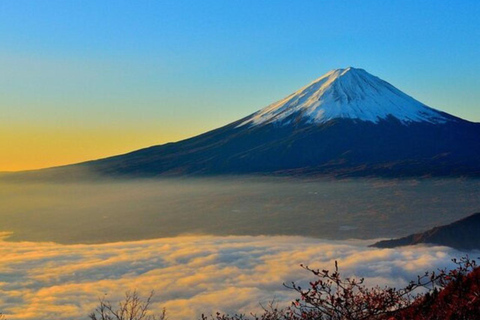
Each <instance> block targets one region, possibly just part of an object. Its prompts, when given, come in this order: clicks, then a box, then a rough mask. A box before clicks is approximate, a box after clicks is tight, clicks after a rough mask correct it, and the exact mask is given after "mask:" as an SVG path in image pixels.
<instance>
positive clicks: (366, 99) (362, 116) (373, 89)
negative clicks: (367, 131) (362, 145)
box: [239, 67, 452, 127]
mask: <svg viewBox="0 0 480 320" xmlns="http://www.w3.org/2000/svg"><path fill="white" fill-rule="evenodd" d="M390 117H394V118H396V119H397V120H399V121H400V122H402V123H404V124H408V123H411V122H429V123H445V122H447V121H451V120H452V119H451V118H448V117H446V116H445V114H443V113H441V112H439V111H437V110H435V109H432V108H430V107H427V106H426V105H424V104H423V103H421V102H419V101H417V100H415V99H414V98H412V97H410V96H409V95H407V94H405V93H403V92H402V91H400V90H398V89H397V88H395V87H394V86H392V85H391V84H389V83H388V82H386V81H383V80H381V79H380V78H378V77H375V76H373V75H371V74H370V73H368V72H366V71H365V70H363V69H357V68H353V67H348V68H345V69H336V70H332V71H330V72H328V73H326V74H325V75H323V76H322V77H320V78H318V79H317V80H315V81H313V82H312V83H310V84H309V85H307V86H305V87H303V88H301V89H300V90H298V91H296V92H294V93H292V94H291V95H289V96H288V97H286V98H284V99H282V100H280V101H277V102H275V103H273V104H271V105H269V106H267V107H266V108H264V109H262V110H260V111H258V112H256V113H254V114H253V115H251V116H250V117H248V118H247V120H245V121H244V122H242V123H241V124H240V125H239V127H240V126H244V125H250V126H255V125H261V124H267V123H276V124H279V125H286V124H288V123H291V122H299V121H302V122H306V123H325V122H328V121H330V120H332V119H336V118H347V119H357V120H360V121H370V122H374V123H377V122H379V121H381V120H382V119H387V118H390Z"/></svg>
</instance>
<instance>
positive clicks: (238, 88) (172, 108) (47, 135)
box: [0, 0, 480, 171]
mask: <svg viewBox="0 0 480 320" xmlns="http://www.w3.org/2000/svg"><path fill="white" fill-rule="evenodd" d="M479 16H480V2H478V1H476V0H464V1H447V0H445V1H434V0H427V1H408V0H407V1H369V0H362V1H298V2H292V1H281V0H280V1H275V2H267V1H251V0H244V1H223V0H207V1H182V0H176V1H134V2H132V1H121V0H119V1H113V0H112V1H73V0H72V1H60V0H58V1H54V0H53V1H48V2H46V1H23V0H16V1H0V44H1V45H0V70H1V71H0V115H1V118H0V119H1V120H0V121H1V126H0V152H1V154H0V171H16V170H27V169H36V168H43V167H50V166H56V165H62V164H68V163H75V162H80V161H85V160H90V159H97V158H101V157H106V156H110V155H115V154H120V153H125V152H128V151H132V150H135V149H139V148H142V147H147V146H151V145H156V144H162V143H166V142H171V141H178V140H181V139H184V138H187V137H191V136H194V135H197V134H200V133H203V132H205V131H208V130H210V129H214V128H217V127H220V126H223V125H225V124H227V123H229V122H232V121H235V120H237V119H239V118H241V117H244V116H246V115H248V114H251V113H253V112H255V111H257V110H258V109H260V108H263V107H265V106H266V105H268V104H270V103H272V102H274V101H277V100H279V99H282V98H283V97H285V96H286V95H288V94H290V93H291V92H293V91H295V90H297V89H299V88H300V87H302V86H304V85H306V84H308V83H309V82H311V81H312V80H314V79H316V78H318V77H320V76H321V75H323V74H324V73H326V72H328V71H329V70H331V69H336V68H344V67H347V66H354V67H359V68H364V69H366V70H367V71H368V72H370V73H372V74H374V75H376V76H379V77H380V78H382V79H384V80H386V81H388V82H390V83H392V84H393V85H394V86H396V87H397V88H399V89H400V90H402V91H404V92H406V93H407V94H409V95H412V96H413V97H415V98H416V99H418V100H420V101H422V102H423V103H425V104H427V105H429V106H431V107H434V108H437V109H440V110H443V111H445V112H448V113H452V114H454V115H456V116H459V117H462V118H465V119H467V120H470V121H475V122H480V106H479V102H478V101H480V90H478V88H480V23H478V17H479Z"/></svg>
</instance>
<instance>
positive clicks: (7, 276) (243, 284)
mask: <svg viewBox="0 0 480 320" xmlns="http://www.w3.org/2000/svg"><path fill="white" fill-rule="evenodd" d="M461 255H462V253H460V252H457V251H454V250H451V249H447V248H444V247H417V248H414V247H406V248H402V249H373V248H368V247H366V243H363V242H359V241H355V242H327V241H322V240H318V239H311V238H304V237H285V236H282V237H280V236H278V237H267V236H259V237H250V236H235V237H234V236H230V237H217V236H201V237H194V236H188V237H175V238H163V239H156V240H148V241H135V242H118V243H109V244H97V245H59V244H55V243H34V242H5V241H0V256H1V257H2V258H1V262H0V307H1V308H2V309H1V310H0V311H2V312H4V313H5V314H7V316H8V319H82V318H84V319H85V318H86V317H87V315H88V313H89V312H91V311H93V309H94V308H95V306H96V305H97V304H98V299H99V298H100V297H103V296H104V295H106V297H107V298H108V299H109V300H111V301H112V302H114V301H118V300H120V299H121V298H122V296H123V294H124V293H125V291H127V290H134V289H136V290H138V291H139V292H140V293H141V294H143V295H147V294H148V293H149V292H150V291H151V290H155V298H154V304H153V306H152V307H153V309H154V310H157V311H160V310H161V309H162V308H163V307H166V308H167V312H168V314H169V315H170V318H172V319H197V318H198V317H199V316H200V314H202V313H207V314H209V313H213V312H215V311H221V312H230V313H231V312H250V311H252V310H253V311H255V310H259V303H268V302H269V301H270V300H272V299H275V300H277V301H280V302H282V303H285V304H286V303H287V302H288V301H290V300H292V299H293V298H295V297H296V295H295V293H294V292H292V291H290V290H288V289H285V288H284V287H283V285H282V283H289V282H291V281H296V282H302V281H307V280H309V279H311V276H310V274H309V273H308V272H306V271H304V270H303V269H301V268H300V267H299V264H301V263H304V264H309V265H310V266H312V267H318V268H327V269H328V268H332V267H333V263H334V260H338V261H339V265H340V268H341V271H342V272H343V273H344V274H345V275H356V276H362V277H366V278H367V281H368V282H369V283H370V284H380V285H403V284H406V283H407V282H408V281H409V280H412V279H415V277H416V275H417V274H421V273H422V272H423V271H426V270H434V269H436V268H440V267H448V266H449V265H450V258H451V257H454V256H456V257H458V256H461Z"/></svg>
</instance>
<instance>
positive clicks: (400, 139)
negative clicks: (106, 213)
mask: <svg viewBox="0 0 480 320" xmlns="http://www.w3.org/2000/svg"><path fill="white" fill-rule="evenodd" d="M74 168H76V169H86V170H88V171H90V172H95V173H99V174H102V175H113V176H148V177H149V176H159V175H162V176H165V175H211V174H214V175H216V174H247V173H248V174H253V173H262V174H272V173H275V174H321V175H325V174H328V175H334V176H370V175H374V176H395V177H398V176H425V175H428V176H451V175H453V176H480V124H476V123H471V122H468V121H465V120H462V119H460V118H457V117H454V116H452V115H449V114H446V113H444V112H441V111H438V110H435V109H432V108H429V107H427V106H425V105H424V104H422V103H420V102H418V101H417V100H415V99H413V98H412V97H410V96H408V95H406V94H404V93H403V92H401V91H400V90H398V89H396V88H395V87H393V86H392V85H390V84H389V83H387V82H385V81H383V80H381V79H379V78H377V77H375V76H372V75H370V74H369V73H368V72H366V71H364V70H362V69H355V68H347V69H338V70H333V71H331V72H329V73H327V74H326V75H324V76H322V77H320V78H319V79H317V80H315V81H314V82H312V83H311V84H309V85H307V86H306V87H304V88H302V89H300V90H298V91H297V92H295V93H293V94H291V95H290V96H288V97H286V98H285V99H282V100H280V101H278V102H276V103H274V104H272V105H270V106H268V107H266V108H264V109H262V110H260V111H258V112H256V113H254V114H252V115H250V116H247V117H245V118H243V119H240V120H238V121H236V122H234V123H231V124H229V125H226V126H224V127H222V128H219V129H216V130H212V131H210V132H207V133H204V134H202V135H199V136H196V137H193V138H190V139H187V140H183V141H180V142H176V143H168V144H165V145H161V146H154V147H151V148H146V149H142V150H138V151H135V152H131V153H128V154H124V155H120V156H115V157H111V158H106V159H101V160H96V161H90V162H86V163H82V164H78V165H75V166H67V167H64V168H61V169H52V170H48V172H50V173H55V172H60V171H61V172H62V174H65V173H66V172H71V171H69V170H72V169H74Z"/></svg>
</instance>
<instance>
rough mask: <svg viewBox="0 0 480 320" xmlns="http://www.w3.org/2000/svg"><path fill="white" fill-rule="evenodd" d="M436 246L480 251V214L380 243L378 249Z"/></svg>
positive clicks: (374, 245)
mask: <svg viewBox="0 0 480 320" xmlns="http://www.w3.org/2000/svg"><path fill="white" fill-rule="evenodd" d="M421 243H425V244H436V245H442V246H447V247H452V248H455V249H463V250H480V212H479V213H475V214H473V215H471V216H468V217H466V218H464V219H462V220H459V221H456V222H453V223H451V224H448V225H444V226H440V227H435V228H433V229H430V230H428V231H425V232H422V233H416V234H412V235H409V236H407V237H403V238H398V239H392V240H384V241H379V242H377V243H375V244H373V245H372V247H377V248H395V247H400V246H409V245H416V244H421Z"/></svg>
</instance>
